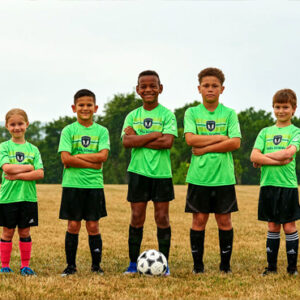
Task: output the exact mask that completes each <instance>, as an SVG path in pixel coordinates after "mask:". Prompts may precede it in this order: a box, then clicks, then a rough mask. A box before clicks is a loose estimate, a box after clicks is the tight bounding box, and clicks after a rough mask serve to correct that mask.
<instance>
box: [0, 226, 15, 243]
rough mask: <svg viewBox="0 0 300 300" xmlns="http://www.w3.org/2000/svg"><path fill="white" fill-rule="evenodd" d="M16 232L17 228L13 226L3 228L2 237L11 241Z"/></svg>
mask: <svg viewBox="0 0 300 300" xmlns="http://www.w3.org/2000/svg"><path fill="white" fill-rule="evenodd" d="M14 233H15V229H14V228H12V229H10V228H3V232H2V237H1V238H2V239H3V240H5V241H10V240H12V238H13V236H14Z"/></svg>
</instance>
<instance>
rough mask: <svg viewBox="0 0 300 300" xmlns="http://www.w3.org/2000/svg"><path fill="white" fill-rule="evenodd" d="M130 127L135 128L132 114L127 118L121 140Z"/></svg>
mask: <svg viewBox="0 0 300 300" xmlns="http://www.w3.org/2000/svg"><path fill="white" fill-rule="evenodd" d="M128 126H131V127H133V118H132V114H131V113H129V114H128V115H127V116H126V118H125V121H124V125H123V128H122V132H121V138H123V136H124V135H125V132H124V129H125V128H126V127H128Z"/></svg>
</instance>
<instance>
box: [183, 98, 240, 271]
mask: <svg viewBox="0 0 300 300" xmlns="http://www.w3.org/2000/svg"><path fill="white" fill-rule="evenodd" d="M184 133H193V134H195V135H224V136H228V137H229V138H240V137H241V132H240V126H239V122H238V118H237V115H236V113H235V111H234V110H233V109H230V108H228V107H226V106H224V105H223V104H220V103H219V104H218V106H217V108H216V109H215V110H214V111H212V112H211V111H208V110H207V109H206V108H205V106H204V105H203V104H199V105H198V106H195V107H190V108H188V109H187V110H186V112H185V116H184ZM186 182H188V184H189V185H188V192H187V198H186V206H185V212H188V213H217V214H227V213H231V212H235V211H237V210H238V206H237V200H236V194H235V188H234V184H235V183H236V181H235V176H234V163H233V158H232V154H231V152H224V153H215V152H214V153H206V154H204V155H198V156H197V155H192V158H191V163H190V167H189V170H188V173H187V178H186ZM204 233H205V231H204V230H203V231H196V230H193V229H191V232H190V237H191V245H192V253H193V257H194V263H195V269H196V270H203V262H202V256H203V247H204ZM219 237H220V246H221V263H222V261H223V257H224V255H222V252H223V251H225V253H226V254H227V255H225V256H226V257H227V258H226V259H225V260H224V261H227V260H228V256H229V255H231V245H230V244H232V239H233V231H232V230H231V231H224V230H220V229H219ZM225 248H226V249H227V248H228V249H229V248H230V251H227V250H224V249H225ZM229 259H230V256H229ZM228 263H229V262H228Z"/></svg>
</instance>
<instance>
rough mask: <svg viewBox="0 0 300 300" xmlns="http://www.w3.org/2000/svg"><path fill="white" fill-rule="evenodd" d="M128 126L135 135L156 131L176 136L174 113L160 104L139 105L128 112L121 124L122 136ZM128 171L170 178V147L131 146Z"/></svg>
mask: <svg viewBox="0 0 300 300" xmlns="http://www.w3.org/2000/svg"><path fill="white" fill-rule="evenodd" d="M128 126H131V127H132V128H133V129H134V131H135V132H136V134H137V135H145V134H149V133H151V132H154V131H158V132H161V133H162V134H172V135H174V136H176V137H177V123H176V118H175V115H174V114H173V113H172V112H171V111H170V110H169V109H167V108H165V107H164V106H162V105H160V104H159V105H158V106H157V107H155V108H154V109H152V110H145V109H144V108H143V107H142V106H141V107H139V108H137V109H135V110H133V111H132V112H130V113H129V114H128V115H127V117H126V119H125V122H124V125H123V129H122V134H121V136H122V137H123V136H124V134H125V133H124V129H125V128H126V127H128ZM128 171H129V172H133V173H137V174H140V175H143V176H147V177H151V178H171V177H172V170H171V160H170V149H159V150H156V149H149V148H145V147H139V148H132V150H131V160H130V164H129V166H128Z"/></svg>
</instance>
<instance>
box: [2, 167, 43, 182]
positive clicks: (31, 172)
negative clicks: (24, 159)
mask: <svg viewBox="0 0 300 300" xmlns="http://www.w3.org/2000/svg"><path fill="white" fill-rule="evenodd" d="M2 170H3V172H4V173H5V175H4V177H5V179H8V180H25V181H33V180H39V179H43V178H44V170H43V169H38V170H35V169H34V167H33V165H15V164H4V165H3V166H2Z"/></svg>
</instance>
